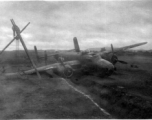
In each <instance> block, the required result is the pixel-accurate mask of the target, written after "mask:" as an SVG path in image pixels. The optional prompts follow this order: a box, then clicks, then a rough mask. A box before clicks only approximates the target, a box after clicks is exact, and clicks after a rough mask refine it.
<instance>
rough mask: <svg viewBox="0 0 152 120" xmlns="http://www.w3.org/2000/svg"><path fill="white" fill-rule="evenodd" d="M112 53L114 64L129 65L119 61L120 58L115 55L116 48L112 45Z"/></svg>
mask: <svg viewBox="0 0 152 120" xmlns="http://www.w3.org/2000/svg"><path fill="white" fill-rule="evenodd" d="M111 51H112V57H111V61H112V63H113V64H116V63H117V62H119V63H121V64H128V63H127V62H125V61H122V60H119V59H118V57H117V56H116V55H115V54H114V48H113V45H112V44H111Z"/></svg>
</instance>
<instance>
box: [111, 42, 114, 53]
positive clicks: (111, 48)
mask: <svg viewBox="0 0 152 120" xmlns="http://www.w3.org/2000/svg"><path fill="white" fill-rule="evenodd" d="M111 50H112V53H113V54H114V49H113V45H112V44H111Z"/></svg>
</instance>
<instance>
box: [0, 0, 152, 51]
mask: <svg viewBox="0 0 152 120" xmlns="http://www.w3.org/2000/svg"><path fill="white" fill-rule="evenodd" d="M0 8H1V11H0V16H1V19H0V32H1V36H0V39H1V41H3V45H4V44H7V43H8V42H9V41H10V36H12V29H11V27H12V25H11V23H10V21H9V20H10V19H11V18H13V19H14V20H15V22H16V24H17V25H18V26H19V27H20V29H22V28H23V27H24V26H25V25H26V24H27V23H28V22H31V24H30V25H29V26H28V27H27V28H26V29H25V31H24V32H23V38H24V39H25V42H26V44H27V46H28V48H29V49H33V46H34V45H37V47H38V48H39V49H50V48H51V49H53V48H54V49H72V48H73V41H72V39H73V37H75V36H76V37H77V38H78V40H79V44H80V46H81V47H82V48H81V49H87V48H89V47H104V46H110V44H111V43H113V44H115V46H117V47H122V46H124V45H126V44H127V45H130V44H134V43H138V42H143V41H147V42H148V44H147V45H144V46H141V47H139V48H142V49H151V46H152V42H151V39H152V34H151V31H152V16H151V13H152V2H151V1H148V0H147V1H146V0H145V1H58V2H56V1H38V2H36V1H22V2H21V1H20V2H18V1H16V2H13V1H9V2H1V4H0ZM8 36H9V37H8ZM2 48H3V47H2V45H1V46H0V49H2ZM8 49H9V48H8Z"/></svg>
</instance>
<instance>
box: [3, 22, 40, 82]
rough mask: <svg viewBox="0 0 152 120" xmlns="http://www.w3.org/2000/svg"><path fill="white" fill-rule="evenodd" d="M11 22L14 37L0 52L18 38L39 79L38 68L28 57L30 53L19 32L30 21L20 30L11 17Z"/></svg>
mask: <svg viewBox="0 0 152 120" xmlns="http://www.w3.org/2000/svg"><path fill="white" fill-rule="evenodd" d="M11 23H12V25H13V26H12V29H13V35H14V38H13V39H12V40H11V41H10V42H9V43H8V44H7V45H6V47H5V48H4V49H3V50H2V51H1V52H0V54H2V53H3V52H4V50H5V49H6V48H7V47H8V46H9V45H10V44H11V43H12V42H13V41H14V40H15V39H16V40H20V42H21V44H22V46H23V48H24V50H25V53H26V55H27V57H28V59H29V60H30V62H31V63H32V66H33V68H34V69H35V71H36V74H37V76H38V77H39V79H41V76H40V74H39V72H38V70H37V68H36V65H35V64H34V62H33V61H32V59H31V57H30V55H29V53H28V49H27V47H26V45H25V43H24V41H23V38H22V36H21V33H22V32H23V31H24V30H25V28H26V27H27V26H28V25H29V24H30V22H29V23H28V24H27V25H26V26H25V27H24V28H23V29H22V30H21V31H20V29H19V27H18V26H17V25H16V24H15V22H14V20H13V19H11Z"/></svg>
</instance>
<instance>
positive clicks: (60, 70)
mask: <svg viewBox="0 0 152 120" xmlns="http://www.w3.org/2000/svg"><path fill="white" fill-rule="evenodd" d="M53 72H54V73H55V74H57V75H61V76H63V77H66V78H69V77H71V76H72V75H73V69H72V67H71V66H70V65H65V67H64V66H63V65H59V66H58V67H57V68H56V69H55V70H53Z"/></svg>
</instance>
